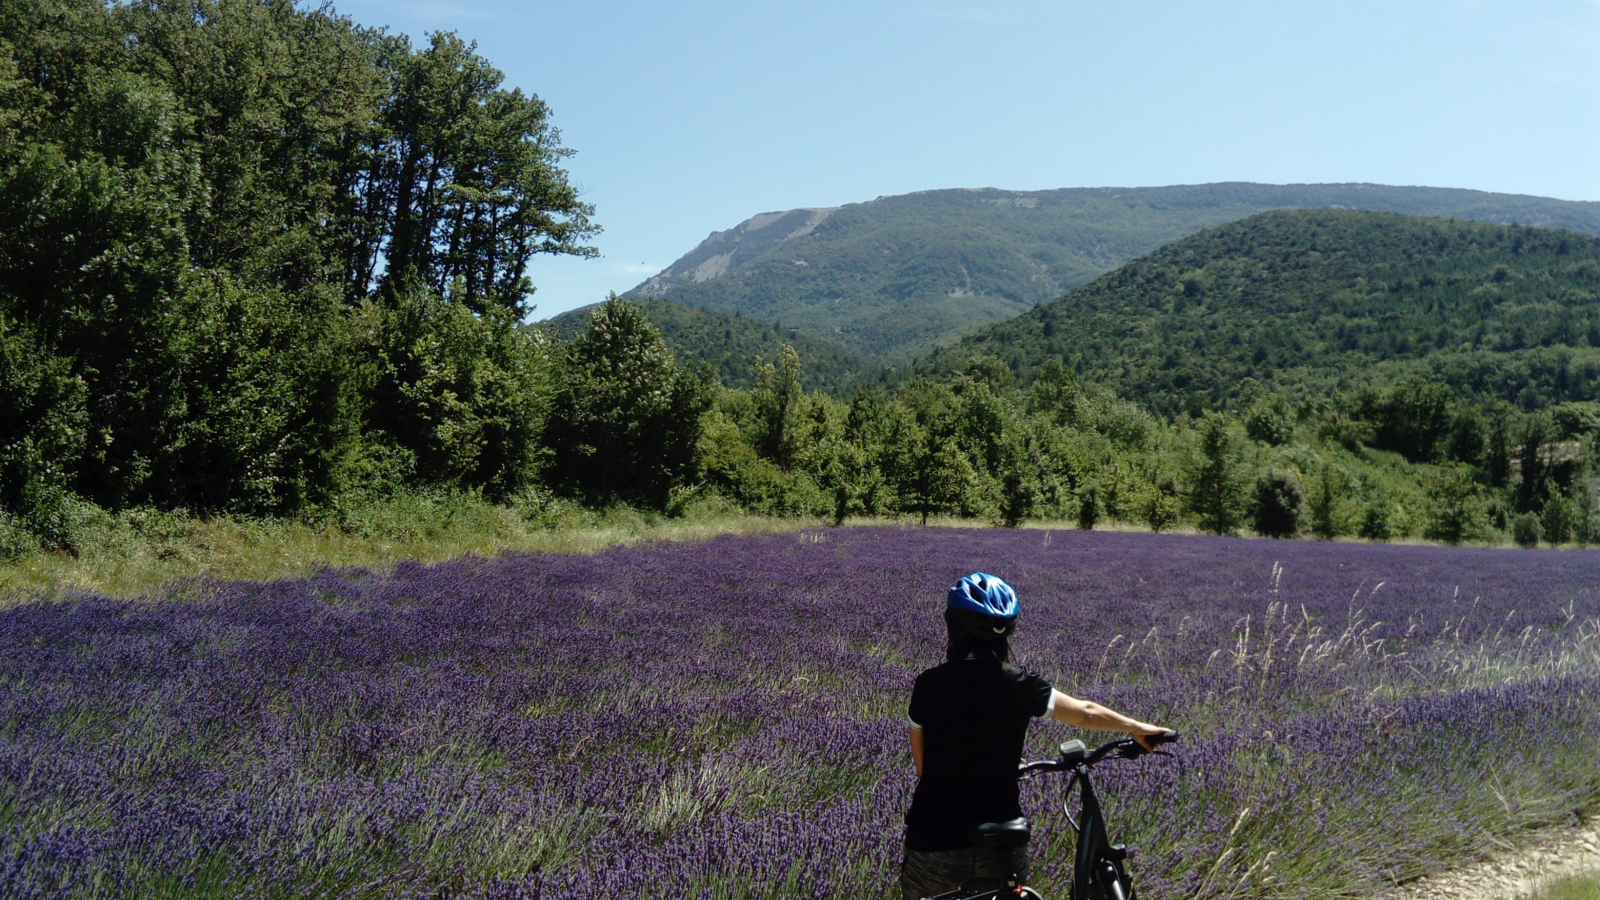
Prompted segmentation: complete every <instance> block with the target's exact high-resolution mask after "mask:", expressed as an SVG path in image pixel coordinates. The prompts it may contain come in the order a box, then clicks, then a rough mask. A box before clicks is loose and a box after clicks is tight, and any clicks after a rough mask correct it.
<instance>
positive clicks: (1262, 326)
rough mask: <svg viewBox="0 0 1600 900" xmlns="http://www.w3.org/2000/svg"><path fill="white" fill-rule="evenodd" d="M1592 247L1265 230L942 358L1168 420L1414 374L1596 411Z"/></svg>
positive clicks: (1482, 228) (1134, 274) (1448, 234)
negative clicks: (1269, 393)
mask: <svg viewBox="0 0 1600 900" xmlns="http://www.w3.org/2000/svg"><path fill="white" fill-rule="evenodd" d="M1597 347H1600V240H1596V239H1594V238H1591V237H1588V236H1585V235H1580V234H1576V233H1573V232H1570V231H1559V230H1547V229H1534V228H1524V227H1520V226H1513V227H1507V226H1501V225H1486V224H1481V223H1476V222H1463V221H1454V220H1443V219H1432V218H1420V217H1412V216H1401V215H1395V214H1391V213H1374V212H1353V211H1341V210H1316V211H1311V210H1302V211H1277V212H1269V213H1262V214H1260V215H1257V216H1253V217H1251V218H1249V219H1245V220H1243V221H1240V222H1234V223H1231V224H1228V225H1223V226H1220V227H1217V228H1212V229H1209V230H1207V231H1204V232H1201V233H1200V234H1197V235H1194V236H1192V237H1189V238H1186V239H1185V240H1182V241H1179V242H1177V243H1175V244H1172V245H1170V246H1167V247H1163V248H1162V249H1160V250H1158V251H1156V252H1154V253H1151V254H1149V255H1148V256H1145V257H1142V258H1140V259H1138V260H1135V261H1133V262H1131V263H1129V264H1128V265H1126V266H1123V267H1122V268H1120V269H1118V270H1117V271H1115V272H1112V273H1110V274H1107V275H1104V276H1102V277H1101V278H1099V279H1097V280H1096V281H1094V282H1092V283H1090V284H1088V285H1086V286H1084V287H1081V288H1078V289H1077V290H1075V291H1072V292H1071V293H1069V294H1067V295H1066V296H1064V297H1062V298H1060V299H1058V300H1056V301H1054V302H1052V303H1049V304H1046V305H1044V306H1041V307H1039V308H1037V309H1034V310H1031V311H1029V312H1028V313H1026V314H1024V315H1022V316H1020V317H1018V318H1016V319H1013V320H1011V321H1009V322H1005V323H1003V324H1000V325H997V326H994V327H991V328H988V329H986V330H984V331H982V332H979V333H977V334H973V335H970V336H968V337H966V338H963V339H962V340H960V341H959V342H957V343H956V344H954V345H952V346H950V347H946V348H942V349H940V350H939V351H937V352H935V353H934V354H932V355H931V356H930V357H928V358H927V359H924V360H922V361H920V362H918V363H917V364H916V365H914V366H913V367H912V370H913V371H915V372H918V373H922V374H936V373H941V372H948V371H951V370H953V369H956V368H959V367H960V366H961V365H963V364H964V362H965V360H967V359H968V358H970V357H971V356H973V355H976V354H980V353H982V354H991V355H993V356H997V357H999V358H1000V359H1002V360H1004V361H1005V362H1006V363H1008V364H1009V365H1010V366H1011V367H1012V369H1013V370H1014V371H1015V372H1017V373H1018V374H1019V375H1020V376H1021V377H1022V378H1024V379H1027V378H1030V377H1031V376H1032V374H1033V373H1034V372H1035V371H1037V369H1038V367H1039V366H1040V365H1042V364H1043V363H1044V362H1045V361H1046V360H1048V359H1051V358H1057V359H1060V360H1062V361H1063V362H1064V363H1065V364H1066V365H1067V366H1068V367H1069V368H1071V369H1073V370H1075V371H1076V372H1078V373H1079V375H1080V377H1082V378H1083V379H1084V380H1085V381H1089V382H1095V383H1101V384H1105V385H1107V386H1109V387H1112V388H1114V389H1115V390H1116V391H1117V392H1118V393H1119V394H1121V395H1122V396H1125V397H1128V398H1130V399H1133V400H1137V401H1139V402H1141V403H1143V404H1145V405H1146V406H1148V407H1149V408H1150V409H1152V410H1154V411H1157V412H1161V413H1165V414H1169V415H1170V414H1174V413H1176V412H1178V411H1180V410H1182V409H1184V408H1186V407H1190V406H1192V405H1194V404H1195V403H1196V402H1197V401H1203V402H1204V403H1206V404H1226V403H1227V402H1228V401H1229V400H1230V399H1231V398H1233V397H1234V396H1236V394H1237V392H1238V390H1239V387H1240V385H1241V384H1242V383H1243V382H1244V379H1246V378H1254V379H1256V380H1258V381H1260V382H1262V383H1264V384H1266V385H1268V386H1274V387H1276V388H1277V389H1279V390H1282V391H1284V392H1285V393H1287V394H1289V395H1291V396H1295V397H1301V398H1306V397H1310V396H1314V395H1317V394H1320V393H1323V392H1326V391H1329V390H1335V389H1343V388H1349V387H1353V386H1357V385H1359V384H1361V383H1364V382H1366V381H1368V380H1372V379H1377V380H1382V379H1387V378H1390V377H1393V376H1396V375H1398V374H1400V373H1401V372H1402V371H1404V370H1413V371H1420V372H1423V373H1426V374H1427V375H1428V376H1430V377H1433V378H1437V379H1439V380H1442V381H1444V382H1446V383H1449V384H1450V385H1451V386H1453V387H1455V388H1457V389H1458V390H1461V391H1463V392H1465V393H1467V394H1470V395H1477V396H1490V397H1500V398H1503V399H1507V400H1512V401H1515V402H1517V403H1519V404H1520V405H1522V406H1524V407H1525V408H1533V407H1538V406H1544V405H1548V404H1550V403H1554V402H1559V401H1564V400H1593V399H1595V398H1596V396H1597V395H1600V350H1597V349H1596V348H1597Z"/></svg>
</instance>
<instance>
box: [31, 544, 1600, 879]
mask: <svg viewBox="0 0 1600 900" xmlns="http://www.w3.org/2000/svg"><path fill="white" fill-rule="evenodd" d="M979 567H982V568H984V569H987V570H990V571H994V572H998V573H1001V574H1003V575H1004V577H1005V578H1007V579H1009V580H1011V582H1012V583H1013V584H1014V585H1016V587H1017V589H1018V591H1019V593H1020V596H1021V598H1022V606H1023V610H1024V612H1023V619H1022V624H1021V627H1020V629H1019V631H1018V633H1017V635H1016V637H1015V638H1014V640H1013V647H1014V650H1015V654H1016V656H1017V658H1018V659H1019V661H1021V662H1023V663H1024V664H1026V665H1029V666H1030V667H1033V668H1035V669H1036V670H1038V671H1040V672H1041V673H1042V674H1044V675H1045V676H1046V677H1047V678H1049V679H1050V680H1051V681H1052V682H1053V683H1055V684H1056V685H1058V686H1060V687H1061V688H1062V689H1064V690H1066V691H1069V692H1071V693H1074V694H1076V695H1079V696H1084V697H1088V698H1090V699H1093V700H1098V701H1101V702H1104V703H1107V704H1109V705H1111V706H1113V707H1116V708H1119V709H1123V710H1125V711H1128V712H1130V713H1134V714H1137V715H1139V716H1141V717H1145V718H1149V719H1151V720H1154V721H1157V722H1161V723H1163V724H1166V725H1169V726H1172V727H1175V728H1179V729H1181V730H1182V731H1183V732H1184V733H1185V738H1184V742H1183V743H1182V744H1180V745H1179V747H1178V748H1177V750H1178V752H1179V754H1180V756H1181V764H1180V763H1177V762H1172V761H1158V760H1144V761H1141V762H1139V763H1136V764H1124V765H1122V766H1121V767H1117V766H1111V765H1108V766H1103V767H1101V768H1100V769H1097V770H1096V773H1095V775H1096V782H1097V787H1098V788H1099V789H1100V792H1101V794H1102V798H1103V800H1104V802H1105V803H1106V804H1107V815H1108V818H1109V820H1110V822H1111V824H1112V827H1113V828H1114V836H1115V837H1116V838H1117V839H1118V840H1122V841H1126V842H1127V843H1128V844H1129V845H1130V846H1132V847H1133V848H1134V855H1133V857H1132V860H1131V865H1132V867H1133V870H1134V872H1135V874H1136V877H1137V879H1138V882H1139V885H1140V890H1141V893H1148V894H1150V895H1151V896H1164V897H1180V896H1181V897H1190V898H1196V900H1213V898H1224V897H1231V898H1240V900H1246V898H1262V900H1266V898H1278V897H1286V896H1287V897H1356V896H1372V895H1375V894H1377V893H1380V892H1381V891H1382V890H1383V889H1384V888H1386V887H1388V886H1390V885H1392V884H1393V883H1395V882H1396V881H1403V880H1409V879H1412V878H1415V877H1417V876H1419V875H1422V874H1424V873H1425V872H1428V871H1430V870H1434V869H1438V868H1441V867H1444V866H1448V865H1451V864H1455V863H1460V862H1464V861H1468V860H1471V859H1473V858H1475V857H1476V856H1477V855H1478V854H1481V853H1483V852H1486V851H1487V850H1489V849H1491V848H1496V849H1498V848H1504V847H1505V846H1507V842H1512V841H1518V840H1522V839H1525V836H1526V835H1527V834H1528V833H1529V831H1530V830H1531V829H1533V828H1537V827H1540V826H1552V825H1562V824H1565V823H1567V822H1569V821H1571V819H1572V818H1573V817H1574V816H1578V817H1584V818H1586V817H1588V816H1591V815H1593V814H1594V812H1595V811H1596V809H1597V808H1600V780H1597V774H1596V769H1595V765H1594V758H1593V751H1594V746H1593V742H1594V735H1595V733H1596V731H1597V729H1600V678H1597V676H1596V671H1597V665H1600V658H1597V656H1596V653H1597V644H1596V636H1595V635H1596V628H1597V627H1600V597H1597V594H1596V585H1597V584H1600V558H1597V556H1596V554H1593V553H1572V552H1565V553H1555V552H1547V551H1534V552H1532V553H1526V554H1523V553H1509V552H1505V551H1492V550H1453V551H1452V550H1444V549H1441V548H1429V547H1378V546H1360V545H1348V544H1317V543H1310V542H1306V543H1299V544H1289V545H1285V544H1268V543H1265V542H1245V541H1238V540H1228V539H1212V538H1195V537H1169V536H1150V535H1116V534H1095V533H1084V532H1064V533H1060V532H1058V533H1052V532H1044V531H1033V530H1029V531H998V530H972V531H952V530H944V529H939V530H922V529H894V528H874V529H839V530H830V531H827V532H823V533H819V532H809V533H802V534H800V535H795V534H784V535H777V536H768V537H760V538H736V537H724V538H720V539H716V540H713V541H709V542H705V543H698V544H670V543H667V544H662V543H658V544H652V545H647V546H644V547H639V548H634V549H627V550H612V551H608V552H604V553H601V554H597V555H593V556H584V555H568V554H563V555H552V556H528V555H513V556H510V557H507V558H504V559H498V560H482V559H479V560H460V561H456V562H452V563H446V564H443V565H440V566H437V567H432V568H428V567H422V566H416V565H403V566H401V568H400V569H399V571H397V572H396V573H395V574H393V575H392V576H378V575H373V574H371V573H367V572H363V571H348V572H327V573H324V574H322V575H319V576H317V577H314V578H310V579H306V580H301V581H279V582H273V583H267V584H259V583H248V582H239V583H228V584H213V585H209V586H207V587H206V588H205V589H204V590H203V591H201V592H200V593H199V594H198V595H197V596H192V597H189V598H187V599H185V600H183V601H181V602H168V603H152V602H148V601H143V600H141V601H132V602H128V601H113V600H107V599H101V598H95V597H81V598H76V599H73V600H69V601H66V602H61V603H35V604H29V605H25V606H21V607H17V608H14V609H10V610H6V611H4V612H0V722H4V723H6V725H5V731H4V734H3V740H0V774H3V776H4V777H0V809H4V810H5V811H6V824H7V827H6V828H5V830H4V831H0V891H3V893H4V894H5V895H6V896H7V897H10V898H17V900H33V898H76V897H97V896H98V897H104V896H117V897H132V896H162V897H173V898H232V897H240V898H244V897H249V898H255V897H288V896H296V897H305V896H319V897H389V896H414V897H439V896H452V897H483V898H505V900H510V898H520V897H529V898H531V897H545V898H553V897H572V896H607V897H628V898H656V897H659V898H674V900H676V898H682V897H703V896H713V897H716V896H731V897H751V898H758V897H759V898H774V900H787V898H816V897H868V896H881V895H883V894H885V893H889V892H891V891H892V884H893V878H894V870H895V866H896V865H897V863H898V860H899V856H900V836H901V833H902V827H901V819H902V816H903V814H904V811H905V809H906V806H907V805H908V803H909V801H910V794H911V789H912V786H913V783H914V775H913V773H912V769H911V763H910V759H909V754H908V752H907V747H906V729H905V725H904V713H905V703H906V698H907V695H908V693H909V690H910V687H911V682H912V679H913V678H914V677H915V676H916V674H917V672H918V671H920V670H921V669H922V668H924V667H926V666H930V665H933V664H936V663H937V662H940V661H941V660H942V656H943V651H944V626H943V623H942V621H941V620H940V618H939V616H938V612H937V611H938V605H939V602H940V598H942V597H943V595H944V590H945V587H946V586H947V585H948V584H949V583H950V581H951V580H952V579H953V578H955V577H957V576H958V575H959V574H961V573H964V572H968V571H971V570H973V569H975V568H979ZM687 598H692V602H689V600H688V599H687ZM1352 598H1354V602H1352ZM1075 736H1078V735H1075V734H1073V733H1071V732H1070V731H1069V730H1067V729H1065V728H1064V727H1063V726H1060V725H1058V724H1053V723H1045V722H1039V723H1035V724H1034V725H1033V726H1032V729H1031V738H1030V740H1029V742H1028V747H1027V752H1028V754H1029V757H1030V758H1035V759H1037V758H1040V757H1042V756H1043V755H1044V754H1045V753H1047V752H1048V751H1049V748H1051V747H1053V746H1054V744H1055V742H1056V741H1059V740H1063V739H1066V738H1069V737H1075ZM1084 737H1086V738H1092V737H1093V736H1092V735H1084ZM1060 787H1061V783H1060V781H1059V780H1054V779H1042V780H1039V781H1033V782H1029V783H1028V784H1027V787H1026V789H1025V792H1024V797H1023V804H1024V809H1025V810H1026V811H1027V813H1028V814H1029V815H1030V816H1031V817H1033V819H1034V822H1035V834H1036V836H1037V837H1036V841H1035V844H1034V846H1033V848H1032V853H1033V858H1034V860H1035V870H1034V871H1035V883H1036V884H1037V885H1038V886H1039V887H1040V888H1041V889H1042V890H1044V892H1045V893H1046V895H1047V896H1052V897H1058V896H1064V894H1065V890H1066V885H1067V883H1068V879H1069V877H1070V843H1069V841H1070V826H1069V825H1068V823H1067V821H1066V819H1065V817H1064V816H1063V815H1062V811H1061V808H1060V807H1059V805H1057V804H1058V802H1059V799H1060V797H1061V791H1060ZM1396 823H1403V827H1397V825H1396Z"/></svg>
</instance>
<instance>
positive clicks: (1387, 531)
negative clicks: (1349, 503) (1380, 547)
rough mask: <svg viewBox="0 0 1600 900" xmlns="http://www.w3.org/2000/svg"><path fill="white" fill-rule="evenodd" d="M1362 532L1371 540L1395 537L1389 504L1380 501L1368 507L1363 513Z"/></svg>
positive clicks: (1385, 539)
mask: <svg viewBox="0 0 1600 900" xmlns="http://www.w3.org/2000/svg"><path fill="white" fill-rule="evenodd" d="M1360 534H1361V536H1362V537H1363V538H1366V539H1367V540H1369V541H1387V540H1389V539H1390V538H1392V537H1394V523H1393V522H1392V521H1391V515H1390V510H1389V504H1387V503H1384V502H1383V501H1378V502H1375V503H1372V504H1370V505H1369V506H1368V507H1367V509H1366V511H1365V512H1364V513H1362V515H1361V531H1360Z"/></svg>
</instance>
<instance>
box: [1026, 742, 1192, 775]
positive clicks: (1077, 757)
mask: <svg viewBox="0 0 1600 900" xmlns="http://www.w3.org/2000/svg"><path fill="white" fill-rule="evenodd" d="M1148 740H1149V741H1150V743H1152V744H1156V745H1160V744H1171V743H1176V742H1177V740H1178V733H1177V732H1176V731H1168V732H1166V733H1164V734H1153V735H1150V737H1149V738H1148ZM1157 752H1159V751H1157ZM1148 753H1150V751H1149V750H1146V749H1144V747H1142V746H1140V745H1139V742H1138V741H1136V740H1134V739H1133V738H1131V737H1127V738H1117V739H1116V740H1112V741H1107V742H1106V743H1104V744H1101V745H1100V746H1098V747H1096V748H1094V750H1092V751H1091V750H1088V749H1087V748H1085V747H1084V745H1083V742H1082V741H1067V742H1066V743H1064V744H1062V745H1061V755H1060V756H1058V757H1056V758H1055V759H1041V760H1036V761H1034V762H1024V763H1020V764H1019V765H1018V766H1017V770H1018V774H1019V775H1022V776H1024V777H1026V776H1028V775H1034V774H1037V773H1040V772H1060V771H1063V770H1074V771H1075V770H1076V769H1077V768H1078V766H1080V765H1081V766H1084V767H1085V768H1093V767H1094V766H1095V765H1096V764H1097V763H1100V762H1103V761H1104V760H1105V758H1106V757H1108V756H1111V755H1112V754H1116V757H1117V758H1118V759H1138V758H1139V757H1141V756H1144V755H1146V754H1148Z"/></svg>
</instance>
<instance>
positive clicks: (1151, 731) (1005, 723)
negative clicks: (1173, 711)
mask: <svg viewBox="0 0 1600 900" xmlns="http://www.w3.org/2000/svg"><path fill="white" fill-rule="evenodd" d="M1018 612H1019V609H1018V606H1017V594H1016V591H1014V590H1012V588H1011V586H1010V585H1008V584H1006V583H1005V582H1004V581H1002V580H1000V579H999V578H996V577H995V576H993V575H989V574H986V573H984V572H974V573H973V574H971V575H968V576H967V577H965V578H963V579H961V581H960V583H958V584H956V585H955V586H954V587H952V588H950V592H949V594H948V596H947V597H946V601H945V611H944V620H945V624H946V626H948V628H949V633H950V644H949V648H948V650H947V652H946V657H947V660H946V662H945V663H944V664H942V665H939V666H935V667H933V668H931V669H928V670H927V671H925V672H923V673H922V674H921V675H919V676H917V681H916V685H915V687H913V688H912V690H911V707H910V710H909V719H910V724H911V759H912V762H913V763H914V764H915V765H916V770H917V788H916V792H915V793H914V794H913V795H912V798H911V808H910V809H909V810H908V811H907V812H906V833H905V856H904V861H903V862H902V863H901V867H900V892H901V895H902V897H903V898H904V900H920V898H924V897H932V896H934V895H936V894H942V893H945V892H947V891H952V890H955V889H957V888H960V887H962V886H963V885H964V884H965V885H969V886H980V885H982V884H983V883H985V882H987V883H988V885H989V886H991V887H997V886H999V883H1000V882H1001V881H1002V880H1003V879H1004V878H1006V876H1008V875H1009V874H1011V873H1012V872H1018V873H1022V874H1023V876H1024V878H1025V877H1026V874H1027V872H1028V861H1027V859H1028V850H1027V848H1026V847H1018V848H1015V849H1010V848H997V849H990V850H980V849H979V848H978V847H976V846H975V845H974V844H973V843H972V841H971V839H970V838H968V836H967V832H968V830H969V829H971V828H973V827H975V826H977V825H980V824H983V823H985V822H1004V821H1008V820H1011V819H1015V818H1018V817H1020V816H1021V815H1022V807H1021V804H1020V802H1019V796H1018V794H1019V792H1018V787H1017V760H1018V759H1019V758H1020V757H1021V756H1022V745H1023V740H1024V738H1026V736H1027V732H1028V722H1029V721H1030V720H1031V719H1034V718H1039V717H1043V716H1049V717H1050V718H1052V719H1055V720H1056V721H1058V722H1065V723H1066V724H1068V725H1076V726H1078V727H1081V728H1090V729H1094V730H1097V731H1121V732H1126V733H1127V734H1130V735H1132V736H1133V738H1134V739H1135V740H1137V741H1138V742H1139V743H1140V745H1141V746H1143V747H1144V748H1145V749H1146V750H1150V749H1153V745H1152V744H1151V743H1150V742H1149V741H1148V738H1150V737H1151V736H1153V735H1160V734H1165V733H1166V732H1167V731H1168V729H1166V728H1162V727H1160V726H1157V725H1151V724H1149V723H1146V722H1139V721H1135V720H1134V719H1130V718H1128V717H1127V716H1124V715H1122V714H1121V713H1118V712H1115V711H1113V710H1110V709H1107V708H1105V707H1103V706H1100V705H1098V704H1095V703H1091V702H1089V701H1087V700H1079V699H1076V698H1074V697H1070V696H1068V695H1067V694H1064V693H1062V692H1061V691H1058V690H1055V689H1054V688H1053V687H1052V686H1051V685H1050V683H1049V682H1048V681H1046V680H1045V679H1044V678H1042V677H1040V676H1039V675H1036V674H1034V673H1033V672H1031V671H1029V670H1028V669H1026V668H1023V667H1021V666H1017V665H1014V664H1012V663H1010V662H1009V661H1008V658H1009V656H1010V653H1011V647H1010V644H1009V642H1008V638H1009V637H1010V636H1011V633H1012V632H1013V631H1015V630H1016V627H1017V615H1018Z"/></svg>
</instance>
